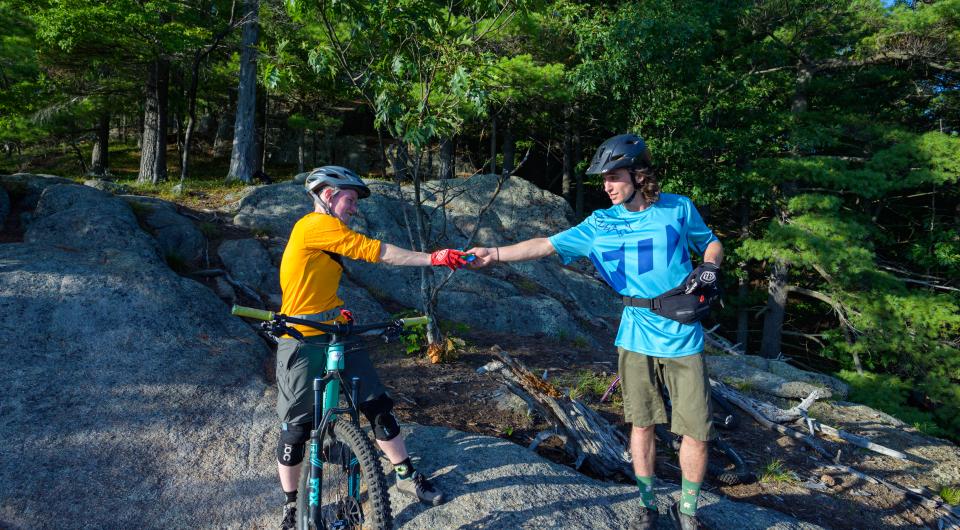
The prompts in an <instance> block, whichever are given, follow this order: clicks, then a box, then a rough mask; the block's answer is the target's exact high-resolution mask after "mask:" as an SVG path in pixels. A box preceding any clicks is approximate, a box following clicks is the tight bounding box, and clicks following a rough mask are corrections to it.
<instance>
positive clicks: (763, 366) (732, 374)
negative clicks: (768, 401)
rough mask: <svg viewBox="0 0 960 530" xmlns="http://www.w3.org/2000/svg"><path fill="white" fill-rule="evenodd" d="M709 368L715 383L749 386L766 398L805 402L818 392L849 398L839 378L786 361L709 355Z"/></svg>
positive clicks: (846, 389)
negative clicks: (769, 396) (804, 399)
mask: <svg viewBox="0 0 960 530" xmlns="http://www.w3.org/2000/svg"><path fill="white" fill-rule="evenodd" d="M706 359H707V366H708V367H709V370H710V376H711V377H713V378H714V379H717V380H720V381H723V382H725V383H728V384H733V385H738V384H739V385H747V386H749V387H750V388H755V389H757V390H759V391H760V392H763V393H764V394H769V395H771V396H777V397H782V398H792V399H803V398H805V397H807V396H809V395H810V393H811V392H814V391H817V392H819V393H820V397H821V398H828V397H833V398H834V399H843V398H845V397H847V393H848V392H849V388H848V387H847V384H846V383H844V382H843V381H840V380H839V379H837V378H835V377H830V376H828V375H825V374H818V373H815V372H807V371H805V370H800V369H798V368H794V367H793V366H790V365H789V364H787V363H786V362H784V361H776V360H772V359H765V358H763V357H757V356H755V355H737V356H728V355H708V356H707V358H706Z"/></svg>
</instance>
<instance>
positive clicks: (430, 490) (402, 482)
mask: <svg viewBox="0 0 960 530" xmlns="http://www.w3.org/2000/svg"><path fill="white" fill-rule="evenodd" d="M397 490H399V491H402V492H403V493H406V494H408V495H412V496H414V497H416V498H418V499H420V502H425V503H427V504H430V505H432V506H439V505H441V504H443V501H444V500H445V499H444V497H443V492H442V491H440V490H438V489H437V488H435V487H433V484H431V483H430V481H429V480H428V479H427V477H425V476H424V475H423V473H421V472H419V471H414V472H413V476H412V477H410V478H406V479H403V478H400V477H397Z"/></svg>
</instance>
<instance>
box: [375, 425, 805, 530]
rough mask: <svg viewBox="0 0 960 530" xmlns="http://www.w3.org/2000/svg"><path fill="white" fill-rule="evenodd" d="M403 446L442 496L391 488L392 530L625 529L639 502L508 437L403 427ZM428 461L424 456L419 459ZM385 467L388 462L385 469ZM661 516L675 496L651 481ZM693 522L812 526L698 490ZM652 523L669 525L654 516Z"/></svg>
mask: <svg viewBox="0 0 960 530" xmlns="http://www.w3.org/2000/svg"><path fill="white" fill-rule="evenodd" d="M404 430H405V431H408V432H409V434H408V436H407V443H408V445H409V447H410V448H411V450H412V451H413V453H414V454H417V455H422V456H423V457H424V460H423V461H422V463H420V464H418V467H419V468H420V469H421V470H423V471H425V472H427V473H431V472H432V474H431V480H433V481H434V482H435V483H436V484H437V485H439V486H440V487H441V488H443V490H444V491H445V492H446V494H447V496H448V497H449V498H450V500H449V501H447V503H446V504H443V505H440V506H438V507H436V508H429V509H428V508H427V507H426V506H423V505H421V504H418V503H414V502H413V500H412V499H411V498H408V497H406V496H403V497H401V496H400V495H399V494H398V493H397V490H396V488H395V487H391V489H390V494H391V503H392V505H393V513H394V518H395V520H396V526H397V528H402V529H404V530H420V529H423V530H436V529H439V528H476V529H480V528H538V529H539V528H563V529H564V530H579V529H582V530H599V529H610V530H615V529H616V530H619V529H623V528H629V526H630V523H631V522H632V521H633V520H634V519H636V517H637V510H638V506H639V500H638V493H637V487H636V486H633V485H625V484H617V483H611V482H600V481H597V480H593V479H591V478H589V477H586V476H584V475H581V474H580V473H577V472H576V471H573V470H572V469H570V468H568V467H565V466H561V465H558V464H554V463H552V462H549V461H547V460H545V459H543V458H541V457H540V456H539V455H537V454H535V453H533V452H531V451H528V450H527V449H525V448H523V447H520V446H518V445H516V444H513V443H511V442H508V441H505V440H501V439H499V438H492V437H489V436H480V435H476V434H468V433H463V432H459V431H453V430H448V429H444V428H440V427H422V426H415V425H414V426H405V428H404ZM427 458H429V460H427ZM387 468H388V469H389V466H387ZM658 486H659V487H657V488H656V490H655V491H656V494H657V505H658V508H659V509H660V511H661V513H663V514H665V513H666V510H667V508H668V507H669V506H670V505H671V504H672V503H673V502H674V500H676V499H679V497H680V490H679V488H678V487H677V486H676V485H675V484H667V483H664V482H662V481H661V482H659V483H658ZM697 514H698V516H699V518H700V519H702V520H703V521H704V522H705V523H707V524H708V525H709V528H738V529H743V530H749V529H757V530H760V529H768V528H773V529H782V530H786V529H811V530H812V529H816V528H820V527H819V526H816V525H813V524H810V523H806V522H802V521H798V520H796V519H794V518H792V517H790V516H787V515H785V514H782V513H780V512H776V511H773V510H768V509H765V508H759V507H756V506H752V505H745V504H740V503H736V502H733V501H729V500H726V499H722V498H719V497H717V496H716V495H713V494H711V493H709V492H702V493H701V500H700V509H699V510H698V511H697ZM660 523H661V524H660V526H659V527H660V528H670V527H671V526H670V523H669V520H668V519H667V518H666V517H661V520H660Z"/></svg>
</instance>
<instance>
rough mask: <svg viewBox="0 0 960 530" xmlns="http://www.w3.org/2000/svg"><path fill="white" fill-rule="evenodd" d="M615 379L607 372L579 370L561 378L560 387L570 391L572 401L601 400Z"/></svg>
mask: <svg viewBox="0 0 960 530" xmlns="http://www.w3.org/2000/svg"><path fill="white" fill-rule="evenodd" d="M612 381H613V377H611V376H610V374H607V373H606V372H603V373H598V372H594V371H593V370H578V371H577V372H575V373H573V374H565V375H563V376H561V377H560V378H559V381H558V385H560V386H564V387H567V388H569V389H570V392H569V395H570V399H579V400H583V399H591V400H599V399H600V398H601V397H602V396H603V393H604V392H606V391H607V388H609V387H610V383H611V382H612Z"/></svg>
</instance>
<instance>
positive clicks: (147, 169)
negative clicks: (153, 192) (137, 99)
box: [137, 58, 170, 184]
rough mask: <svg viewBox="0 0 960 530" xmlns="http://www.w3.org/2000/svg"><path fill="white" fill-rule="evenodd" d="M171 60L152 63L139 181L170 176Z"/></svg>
mask: <svg viewBox="0 0 960 530" xmlns="http://www.w3.org/2000/svg"><path fill="white" fill-rule="evenodd" d="M169 86H170V63H169V62H168V61H167V60H166V59H162V58H158V59H156V60H154V61H153V63H151V65H150V72H149V75H148V76H147V98H146V101H145V104H144V111H143V142H142V143H143V146H142V147H141V154H140V173H139V175H138V176H137V182H150V183H151V184H157V183H158V182H160V181H162V180H166V179H167V110H168V109H167V103H168V99H169V98H168V90H169Z"/></svg>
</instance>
